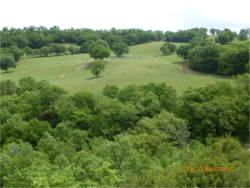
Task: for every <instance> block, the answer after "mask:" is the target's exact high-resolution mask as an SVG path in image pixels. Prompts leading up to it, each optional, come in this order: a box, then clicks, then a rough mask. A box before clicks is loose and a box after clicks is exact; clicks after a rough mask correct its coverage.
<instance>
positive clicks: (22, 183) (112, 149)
mask: <svg viewBox="0 0 250 188" xmlns="http://www.w3.org/2000/svg"><path fill="white" fill-rule="evenodd" d="M207 31H208V30H207V29H206V28H192V29H188V30H179V31H177V32H171V31H166V32H165V33H163V32H162V31H152V30H148V31H143V30H141V29H115V28H111V29H110V30H95V31H94V30H91V29H86V28H83V29H74V28H71V29H65V30H60V28H59V27H57V26H54V27H51V28H50V29H47V28H45V27H43V26H40V27H34V26H30V27H24V28H23V29H15V28H11V29H8V28H7V27H5V28H3V30H2V31H0V37H1V69H2V70H5V71H6V72H7V70H8V69H9V68H15V67H16V66H17V64H16V61H18V60H19V59H20V58H21V57H23V56H24V55H26V57H27V58H30V57H39V56H40V57H47V56H52V55H62V54H64V55H67V54H69V53H71V54H75V53H89V55H90V56H91V57H94V58H95V59H97V58H100V59H102V58H101V56H100V57H97V56H96V55H95V54H94V52H95V51H101V50H103V52H105V53H106V52H107V54H109V55H110V50H112V51H113V52H114V53H115V54H116V55H117V56H120V55H121V54H122V53H123V52H124V51H125V49H126V51H125V53H128V52H129V48H128V46H131V45H136V44H142V43H146V42H151V41H166V43H163V46H162V47H161V48H160V49H159V50H161V51H162V53H163V54H164V55H165V56H166V55H168V54H170V53H171V52H172V53H174V52H175V51H176V54H177V55H178V56H179V57H181V58H183V59H184V60H186V61H188V62H189V65H190V68H191V69H193V70H196V71H200V72H205V73H214V74H221V75H228V76H233V79H234V82H233V84H231V83H230V82H229V81H216V82H215V83H213V84H207V85H206V86H204V87H198V86H189V87H187V89H186V90H185V92H184V93H183V94H182V95H181V96H177V92H176V89H175V88H174V87H172V86H168V85H167V84H166V83H164V82H162V83H148V84H144V85H135V84H132V83H131V84H130V85H127V86H126V87H124V88H119V87H118V86H116V85H111V84H107V85H106V86H105V87H104V88H103V90H102V92H99V93H92V92H89V91H81V92H76V93H74V94H72V95H70V94H69V93H68V92H67V91H66V90H64V89H63V88H61V87H58V86H56V85H51V84H50V83H49V82H48V81H46V80H40V81H37V80H35V79H34V78H32V77H29V76H27V77H23V78H21V79H19V84H18V85H16V84H15V83H14V82H12V81H11V80H1V89H0V92H1V154H0V165H1V172H0V173H1V187H212V186H213V187H249V186H250V181H249V175H250V172H249V165H250V163H249V157H250V149H249V148H250V145H249V109H250V105H249V99H250V98H249V97H250V88H249V79H250V75H249V41H248V42H244V40H247V37H248V36H249V34H250V33H249V31H248V30H244V29H242V30H241V31H240V33H239V34H237V33H236V32H233V31H231V30H229V29H224V30H222V31H221V30H218V29H210V33H211V34H212V35H217V36H216V38H215V43H213V42H212V41H210V40H208V39H207V36H208V35H207ZM235 38H238V39H239V40H241V41H243V42H238V43H233V42H232V41H233V40H234V39H235ZM170 42H181V43H186V44H181V45H180V46H179V47H177V48H176V45H174V44H172V43H170ZM62 43H71V44H73V43H74V44H77V45H79V46H80V47H76V46H73V45H71V46H69V47H68V48H66V47H65V46H64V45H62ZM216 43H217V44H216ZM218 43H219V44H218ZM96 46H98V48H97V47H96ZM107 49H108V50H107ZM102 57H107V55H102ZM98 61H99V62H100V64H101V63H102V64H104V63H103V62H102V61H101V60H98ZM101 66H102V65H101ZM103 66H104V65H103ZM96 69H98V70H99V69H100V68H98V67H97V68H96ZM97 72H98V71H97ZM99 72H100V71H99ZM7 74H9V73H7ZM94 74H96V75H97V76H98V74H99V73H94Z"/></svg>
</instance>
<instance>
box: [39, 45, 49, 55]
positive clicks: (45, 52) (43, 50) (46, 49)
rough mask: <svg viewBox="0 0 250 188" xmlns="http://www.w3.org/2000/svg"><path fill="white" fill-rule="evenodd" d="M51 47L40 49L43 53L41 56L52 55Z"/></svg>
mask: <svg viewBox="0 0 250 188" xmlns="http://www.w3.org/2000/svg"><path fill="white" fill-rule="evenodd" d="M50 50H51V49H50V47H48V46H44V47H42V48H41V49H40V53H41V55H43V56H46V57H47V56H48V55H49V53H50Z"/></svg>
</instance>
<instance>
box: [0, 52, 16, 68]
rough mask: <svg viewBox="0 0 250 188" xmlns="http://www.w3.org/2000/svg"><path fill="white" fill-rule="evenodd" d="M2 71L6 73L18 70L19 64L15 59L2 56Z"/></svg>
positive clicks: (0, 63)
mask: <svg viewBox="0 0 250 188" xmlns="http://www.w3.org/2000/svg"><path fill="white" fill-rule="evenodd" d="M0 65H1V69H2V70H5V71H6V73H7V71H8V69H10V68H16V66H17V64H16V62H15V60H14V58H13V57H11V56H7V55H4V54H2V55H1V62H0Z"/></svg>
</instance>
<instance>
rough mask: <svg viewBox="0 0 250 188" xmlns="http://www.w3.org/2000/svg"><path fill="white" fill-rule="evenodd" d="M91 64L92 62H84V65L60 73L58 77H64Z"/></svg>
mask: <svg viewBox="0 0 250 188" xmlns="http://www.w3.org/2000/svg"><path fill="white" fill-rule="evenodd" d="M89 64H91V63H86V64H84V65H82V66H80V67H77V68H76V69H75V70H72V71H70V72H67V73H65V74H61V75H59V76H58V77H64V76H66V75H67V74H69V73H72V72H75V71H78V70H80V69H82V68H84V67H87V66H88V65H89Z"/></svg>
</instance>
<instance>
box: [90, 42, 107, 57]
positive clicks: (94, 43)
mask: <svg viewBox="0 0 250 188" xmlns="http://www.w3.org/2000/svg"><path fill="white" fill-rule="evenodd" d="M97 45H102V46H104V47H105V48H107V49H110V48H109V45H108V43H107V42H106V41H104V40H101V39H98V40H97V41H95V42H93V43H92V44H91V45H89V48H88V53H89V55H90V57H94V55H93V48H94V47H95V46H97Z"/></svg>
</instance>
